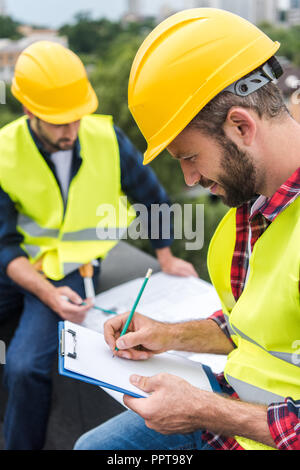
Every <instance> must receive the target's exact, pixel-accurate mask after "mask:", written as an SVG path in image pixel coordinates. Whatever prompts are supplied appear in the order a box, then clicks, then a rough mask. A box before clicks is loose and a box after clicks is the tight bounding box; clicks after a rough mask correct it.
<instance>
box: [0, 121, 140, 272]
mask: <svg viewBox="0 0 300 470" xmlns="http://www.w3.org/2000/svg"><path fill="white" fill-rule="evenodd" d="M26 120H27V119H26V117H22V118H20V119H18V120H16V121H14V122H12V123H10V124H8V125H7V126H5V127H4V128H2V129H1V131H0V155H1V158H0V185H1V187H2V189H3V190H4V191H5V192H6V193H7V194H8V195H9V196H10V198H11V199H12V201H13V202H14V203H15V207H16V209H17V211H18V214H19V216H18V226H17V228H18V230H19V231H20V232H21V233H22V235H23V236H24V243H23V244H22V248H23V249H24V250H25V251H26V252H27V253H28V256H29V259H30V261H31V262H32V263H34V262H36V261H37V260H39V259H40V258H41V257H43V265H42V266H43V271H44V273H45V274H46V276H47V277H48V278H50V279H53V280H60V279H63V278H64V277H65V276H66V275H67V274H68V273H70V272H72V271H74V270H75V269H77V268H78V267H79V266H81V265H82V264H86V263H89V262H90V261H92V260H93V259H96V258H100V257H101V258H104V257H105V256H106V255H107V254H108V252H109V251H110V250H111V249H112V248H113V246H115V245H116V244H117V243H118V241H119V239H120V238H121V235H122V233H124V231H125V230H126V228H127V227H128V225H129V224H130V223H131V221H132V220H133V219H134V217H135V211H134V210H133V208H131V207H129V206H128V205H127V199H126V197H124V195H123V194H122V191H121V177H120V155H119V147H118V142H117V138H116V135H115V132H114V129H113V123H112V118H111V117H110V116H100V115H92V116H87V117H84V118H83V119H82V121H81V124H80V129H79V140H80V145H81V157H82V164H81V167H80V169H79V171H78V173H77V175H76V176H75V177H74V178H73V180H72V182H71V184H70V188H69V194H68V202H67V207H66V209H65V210H64V204H63V199H62V195H61V191H60V188H59V186H58V184H57V181H56V179H55V177H54V175H53V173H52V171H51V170H50V168H49V167H48V165H47V163H46V162H45V160H44V158H43V157H42V155H41V154H40V152H39V150H38V149H37V147H36V145H35V143H34V141H33V139H32V136H31V134H30V132H29V129H28V126H27V122H26Z"/></svg>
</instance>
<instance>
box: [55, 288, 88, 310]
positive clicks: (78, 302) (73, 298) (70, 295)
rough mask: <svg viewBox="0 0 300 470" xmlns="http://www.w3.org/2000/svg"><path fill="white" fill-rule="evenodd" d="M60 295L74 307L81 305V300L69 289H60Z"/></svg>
mask: <svg viewBox="0 0 300 470" xmlns="http://www.w3.org/2000/svg"><path fill="white" fill-rule="evenodd" d="M60 293H62V294H64V295H65V296H66V297H68V299H69V300H70V301H71V302H72V303H73V304H76V305H81V304H82V302H83V300H82V298H81V297H80V295H78V294H77V292H75V291H73V290H72V289H71V288H70V287H68V286H64V287H61V288H60Z"/></svg>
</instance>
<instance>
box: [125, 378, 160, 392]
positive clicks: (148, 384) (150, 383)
mask: <svg viewBox="0 0 300 470" xmlns="http://www.w3.org/2000/svg"><path fill="white" fill-rule="evenodd" d="M130 383H131V384H132V385H134V386H135V387H137V388H139V389H140V390H143V392H146V393H151V392H154V391H155V389H156V386H157V381H156V380H155V377H143V376H141V375H132V376H131V377H130Z"/></svg>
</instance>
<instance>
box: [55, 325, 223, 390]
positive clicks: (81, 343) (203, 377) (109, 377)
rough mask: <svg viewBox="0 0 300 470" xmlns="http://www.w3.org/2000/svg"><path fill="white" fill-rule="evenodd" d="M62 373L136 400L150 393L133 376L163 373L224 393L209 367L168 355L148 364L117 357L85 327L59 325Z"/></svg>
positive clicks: (59, 368)
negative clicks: (136, 384) (133, 383)
mask: <svg viewBox="0 0 300 470" xmlns="http://www.w3.org/2000/svg"><path fill="white" fill-rule="evenodd" d="M58 338H59V356H58V357H59V359H58V371H59V373H60V374H61V375H63V376H65V377H70V378H72V379H76V380H80V381H82V382H86V383H89V384H92V385H96V386H98V387H101V388H106V389H109V390H112V391H115V392H119V393H122V394H125V395H130V396H132V397H134V398H145V397H147V396H148V394H146V393H144V392H142V391H141V390H139V389H138V388H136V387H134V386H133V385H131V384H130V382H129V377H130V375H132V374H138V375H144V376H147V377H148V376H149V377H150V376H153V375H156V374H158V373H160V372H167V373H171V374H173V375H178V376H180V377H182V378H184V379H185V380H187V381H189V382H190V383H192V384H193V385H195V386H197V387H198V388H201V389H203V390H208V391H214V392H219V393H220V392H221V389H220V386H219V384H218V382H217V380H216V378H215V375H214V374H213V372H212V370H211V369H210V368H209V367H208V366H205V365H201V364H199V363H196V362H193V361H190V360H188V359H185V358H182V357H179V356H175V355H174V354H169V353H164V354H161V355H159V356H155V357H154V358H151V359H150V360H148V361H128V360H126V359H121V358H117V357H115V358H113V357H112V353H111V351H110V349H109V348H108V346H107V345H106V343H105V340H104V337H103V335H102V334H101V333H98V332H96V331H93V330H89V329H87V328H84V327H82V326H79V325H76V324H73V323H70V322H67V321H65V322H59V324H58Z"/></svg>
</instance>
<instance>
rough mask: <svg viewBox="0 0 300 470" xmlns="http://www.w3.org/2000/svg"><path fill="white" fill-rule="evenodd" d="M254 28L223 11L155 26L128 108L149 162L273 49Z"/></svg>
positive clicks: (190, 14) (184, 15)
mask: <svg viewBox="0 0 300 470" xmlns="http://www.w3.org/2000/svg"><path fill="white" fill-rule="evenodd" d="M279 47H280V44H279V43H277V42H273V41H272V40H271V39H269V38H268V37H267V36H266V35H265V34H264V33H263V32H262V31H260V30H259V29H258V28H257V27H256V26H254V25H252V24H251V23H249V22H248V21H246V20H244V19H243V18H240V17H239V16H236V15H234V14H232V13H229V12H227V11H225V10H218V9H213V8H196V9H192V10H184V11H182V12H180V13H177V14H175V15H173V16H171V17H170V18H168V19H166V20H165V21H163V22H162V23H161V24H160V25H158V26H157V27H156V28H155V29H154V30H153V31H152V33H150V35H149V36H148V37H147V38H146V40H145V41H144V43H143V44H142V46H141V47H140V49H139V51H138V53H137V55H136V58H135V60H134V63H133V65H132V70H131V74H130V80H129V93H128V100H129V109H130V111H131V113H132V115H133V117H134V119H135V121H136V122H137V124H138V126H139V128H140V130H141V132H142V134H143V135H144V137H145V139H146V140H147V143H148V149H147V151H146V153H145V160H144V163H145V164H147V163H149V162H151V161H152V160H153V159H154V158H155V157H156V156H157V155H158V154H159V153H160V152H161V151H162V150H164V149H165V148H166V147H167V146H168V145H169V143H170V142H172V140H174V139H175V137H176V136H177V135H178V134H179V133H180V132H181V131H182V130H183V129H184V128H185V127H186V126H187V125H188V124H189V122H190V121H191V120H192V119H193V118H194V117H195V116H196V115H197V114H198V113H199V112H200V110H201V109H202V108H203V107H204V106H205V105H206V104H207V103H208V102H209V101H210V100H212V99H213V98H214V97H215V96H216V95H217V94H218V93H220V92H221V91H222V90H224V89H225V88H226V87H228V86H229V85H231V84H232V83H234V82H235V81H236V80H238V79H240V78H241V77H244V76H245V75H247V74H248V73H250V72H251V71H253V70H255V69H256V68H257V67H259V66H261V65H262V64H264V63H265V62H266V61H267V60H268V59H270V58H271V57H272V56H273V55H274V54H275V53H276V51H277V50H278V48H279Z"/></svg>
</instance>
